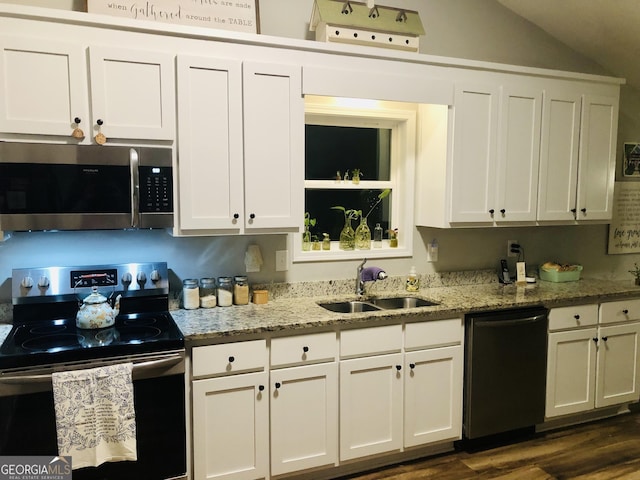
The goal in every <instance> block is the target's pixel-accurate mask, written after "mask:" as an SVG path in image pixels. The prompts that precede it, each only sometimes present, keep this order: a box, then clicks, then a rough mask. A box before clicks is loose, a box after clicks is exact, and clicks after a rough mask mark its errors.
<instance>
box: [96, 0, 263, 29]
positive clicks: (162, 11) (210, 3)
mask: <svg viewBox="0 0 640 480" xmlns="http://www.w3.org/2000/svg"><path fill="white" fill-rule="evenodd" d="M87 12H88V13H99V14H104V15H113V16H116V17H124V18H130V19H133V20H147V21H152V22H160V23H175V24H180V25H190V26H194V27H208V28H216V29H220V30H233V31H237V32H246V33H260V14H259V7H258V0H147V1H142V2H141V1H139V0H87Z"/></svg>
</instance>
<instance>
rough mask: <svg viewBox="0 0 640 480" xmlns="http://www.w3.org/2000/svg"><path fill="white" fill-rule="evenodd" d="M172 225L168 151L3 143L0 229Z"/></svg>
mask: <svg viewBox="0 0 640 480" xmlns="http://www.w3.org/2000/svg"><path fill="white" fill-rule="evenodd" d="M172 226H173V173H172V154H171V149H170V148H161V147H135V148H132V147H122V146H99V145H60V144H41V143H38V144H35V143H18V142H0V230H4V231H24V230H109V229H111V230H113V229H124V228H167V227H172Z"/></svg>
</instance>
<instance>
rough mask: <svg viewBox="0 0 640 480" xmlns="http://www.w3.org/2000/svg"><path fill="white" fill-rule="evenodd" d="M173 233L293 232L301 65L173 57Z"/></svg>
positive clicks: (298, 208) (299, 175)
mask: <svg viewBox="0 0 640 480" xmlns="http://www.w3.org/2000/svg"><path fill="white" fill-rule="evenodd" d="M177 65H178V67H177V68H178V177H179V178H178V185H179V188H178V191H179V205H180V207H179V208H180V212H179V224H178V227H179V233H181V234H206V233H210V234H225V233H226V234H229V233H256V232H271V231H274V232H275V231H280V232H282V231H297V230H298V228H299V226H298V224H299V223H300V219H301V218H302V215H303V206H302V204H303V202H302V195H303V191H304V184H303V180H304V179H303V175H304V173H303V160H304V159H303V155H304V130H303V129H304V106H303V99H302V94H301V86H300V67H296V66H292V65H284V64H282V65H281V64H263V63H258V62H250V61H246V62H240V61H235V60H228V59H221V58H212V57H194V56H186V55H179V56H178V63H177Z"/></svg>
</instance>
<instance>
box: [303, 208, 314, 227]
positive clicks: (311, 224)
mask: <svg viewBox="0 0 640 480" xmlns="http://www.w3.org/2000/svg"><path fill="white" fill-rule="evenodd" d="M304 226H305V227H306V228H310V227H315V226H316V219H315V218H311V215H310V214H309V212H304Z"/></svg>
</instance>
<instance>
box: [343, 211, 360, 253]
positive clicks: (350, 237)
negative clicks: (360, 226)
mask: <svg viewBox="0 0 640 480" xmlns="http://www.w3.org/2000/svg"><path fill="white" fill-rule="evenodd" d="M355 247H356V235H355V232H354V231H353V227H351V219H350V218H345V220H344V227H342V231H341V232H340V250H353V249H355Z"/></svg>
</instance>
